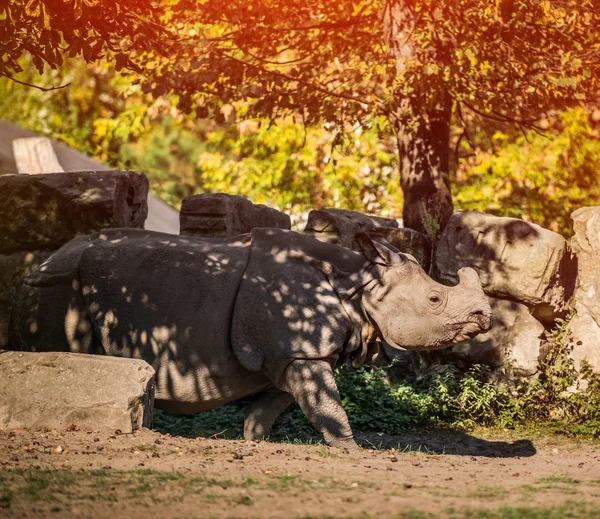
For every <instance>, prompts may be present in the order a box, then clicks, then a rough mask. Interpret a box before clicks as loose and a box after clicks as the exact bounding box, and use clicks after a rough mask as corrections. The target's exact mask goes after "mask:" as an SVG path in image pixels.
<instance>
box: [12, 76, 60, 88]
mask: <svg viewBox="0 0 600 519" xmlns="http://www.w3.org/2000/svg"><path fill="white" fill-rule="evenodd" d="M4 77H6V78H8V79H10V80H11V81H14V82H15V83H19V85H24V86H28V87H33V88H37V89H38V90H41V91H42V92H52V90H60V89H61V88H67V87H68V86H69V85H70V84H71V82H70V81H69V82H68V83H65V84H64V85H60V86H53V87H50V88H45V87H41V86H39V85H33V84H31V83H26V82H25V81H19V80H18V79H15V78H14V77H11V76H4Z"/></svg>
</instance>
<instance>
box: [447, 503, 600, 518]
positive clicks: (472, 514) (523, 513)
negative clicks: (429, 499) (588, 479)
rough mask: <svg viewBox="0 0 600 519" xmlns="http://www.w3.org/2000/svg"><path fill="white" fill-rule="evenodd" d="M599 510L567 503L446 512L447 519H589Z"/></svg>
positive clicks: (597, 514) (599, 509)
mask: <svg viewBox="0 0 600 519" xmlns="http://www.w3.org/2000/svg"><path fill="white" fill-rule="evenodd" d="M599 514H600V508H594V509H592V508H590V507H588V506H586V505H583V504H581V503H568V504H565V505H562V506H558V507H552V508H529V507H501V508H499V509H497V510H473V509H462V510H448V511H447V513H446V514H445V517H447V518H449V519H459V518H460V519H589V518H590V517H599Z"/></svg>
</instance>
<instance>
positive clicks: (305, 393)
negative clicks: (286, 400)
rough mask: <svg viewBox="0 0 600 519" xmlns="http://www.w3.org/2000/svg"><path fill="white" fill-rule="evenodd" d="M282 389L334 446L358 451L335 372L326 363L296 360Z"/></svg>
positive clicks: (287, 372)
mask: <svg viewBox="0 0 600 519" xmlns="http://www.w3.org/2000/svg"><path fill="white" fill-rule="evenodd" d="M283 384H284V386H285V387H283V388H282V389H284V390H285V391H287V392H289V393H290V394H291V395H292V396H293V397H294V400H296V402H298V405H299V406H300V408H301V409H302V412H303V413H304V414H305V415H306V417H307V418H308V420H309V422H310V423H311V424H312V425H313V426H314V428H315V429H317V431H319V432H320V433H321V434H322V435H323V438H324V439H325V441H326V442H327V443H328V444H329V445H331V446H333V447H344V448H350V449H353V448H358V445H357V444H356V442H355V441H354V439H353V437H352V430H351V429H350V425H349V424H348V417H347V416H346V412H345V411H344V408H343V407H342V402H341V399H340V394H339V392H338V388H337V385H336V383H335V379H334V378H333V370H332V369H331V366H330V365H329V363H328V362H326V361H324V360H300V359H297V360H294V361H293V362H292V363H291V364H290V365H289V366H288V367H287V369H286V371H285V375H284V382H283Z"/></svg>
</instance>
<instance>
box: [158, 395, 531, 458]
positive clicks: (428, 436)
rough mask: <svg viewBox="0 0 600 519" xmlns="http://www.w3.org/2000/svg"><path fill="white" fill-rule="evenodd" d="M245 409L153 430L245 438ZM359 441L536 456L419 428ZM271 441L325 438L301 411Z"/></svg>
mask: <svg viewBox="0 0 600 519" xmlns="http://www.w3.org/2000/svg"><path fill="white" fill-rule="evenodd" d="M243 420H244V407H243V405H228V406H223V407H221V408H219V409H215V410H214V411H208V412H206V413H199V414H195V415H175V414H170V413H165V412H162V411H155V412H154V426H153V429H154V430H156V431H157V432H160V433H162V434H170V435H171V436H183V437H188V438H196V437H214V438H226V439H239V438H241V437H242V430H243ZM355 438H356V440H357V441H358V443H359V444H360V445H361V446H362V447H363V448H365V449H392V448H394V449H397V450H399V451H405V452H424V453H427V454H446V455H455V456H482V457H487V458H513V457H515V456H518V457H530V456H534V455H535V454H536V452H537V451H536V449H535V447H534V445H533V443H532V442H531V441H530V440H527V439H520V440H514V441H501V440H485V439H482V438H477V437H475V436H472V435H471V434H469V433H467V432H465V431H461V430H456V429H436V428H427V429H426V428H419V429H412V430H410V431H406V432H403V433H400V434H393V435H392V434H381V433H377V432H360V431H355ZM270 439H271V441H275V442H285V443H319V442H322V438H321V437H320V436H319V435H318V434H317V433H316V431H315V430H314V429H313V428H312V426H311V425H310V424H309V423H308V422H307V421H306V419H305V418H304V417H303V416H302V414H301V412H300V410H299V409H292V411H291V412H289V413H286V414H285V415H283V416H282V417H281V418H280V419H279V420H278V422H277V423H276V424H275V427H274V428H273V435H272V437H271V438H270Z"/></svg>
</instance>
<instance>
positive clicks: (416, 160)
mask: <svg viewBox="0 0 600 519" xmlns="http://www.w3.org/2000/svg"><path fill="white" fill-rule="evenodd" d="M414 4H415V1H414V0H387V1H386V2H385V3H384V9H383V24H384V30H385V32H386V39H387V41H388V47H389V52H390V53H392V55H393V56H394V58H395V60H396V69H397V72H398V75H402V74H403V73H404V72H405V69H406V66H407V63H408V62H409V61H413V60H418V58H419V56H418V52H419V51H420V49H417V48H415V46H414V44H413V42H412V38H411V36H412V34H413V32H414V30H415V24H416V16H417V15H416V13H415V10H414ZM413 86H414V88H413V90H412V91H411V93H410V95H406V96H403V97H402V98H399V99H398V100H397V102H396V104H395V106H394V107H392V109H391V110H390V118H391V121H392V122H393V125H394V129H395V132H396V138H397V141H398V152H399V157H400V162H399V163H400V183H401V186H402V190H403V191H404V211H403V219H404V226H405V227H410V228H412V229H416V230H417V231H420V232H423V233H425V234H427V235H428V236H429V237H430V238H432V239H435V238H436V237H437V235H438V234H439V233H441V231H442V230H443V228H444V226H445V225H446V223H447V222H448V220H449V218H450V216H451V215H452V210H453V208H452V194H451V190H450V178H449V173H450V121H451V116H452V98H451V97H450V95H449V94H448V93H447V91H446V90H445V89H444V87H443V85H441V84H439V83H436V82H435V81H432V80H431V79H427V80H426V79H425V78H423V81H422V82H421V83H419V82H417V84H414V85H413Z"/></svg>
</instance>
